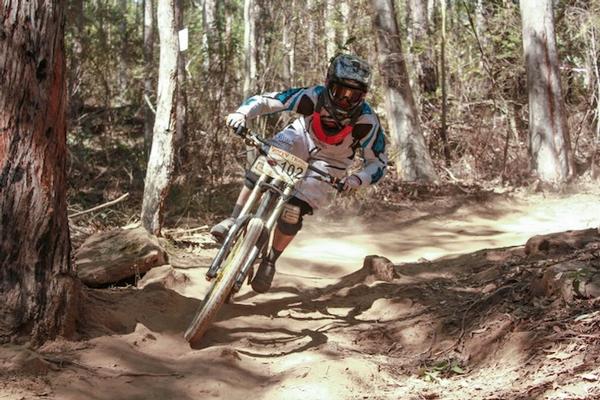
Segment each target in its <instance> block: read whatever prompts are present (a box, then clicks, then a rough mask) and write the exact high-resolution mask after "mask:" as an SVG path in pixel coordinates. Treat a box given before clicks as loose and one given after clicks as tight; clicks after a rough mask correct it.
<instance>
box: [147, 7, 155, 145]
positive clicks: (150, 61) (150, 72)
mask: <svg viewBox="0 0 600 400" xmlns="http://www.w3.org/2000/svg"><path fill="white" fill-rule="evenodd" d="M154 25H155V22H154V0H144V147H145V148H146V154H150V148H151V147H152V128H153V126H154V112H153V111H152V109H151V108H150V104H152V98H153V97H154V96H153V94H154V83H153V79H152V78H153V76H154Z"/></svg>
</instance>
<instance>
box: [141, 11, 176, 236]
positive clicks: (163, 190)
mask: <svg viewBox="0 0 600 400" xmlns="http://www.w3.org/2000/svg"><path fill="white" fill-rule="evenodd" d="M178 1H179V0H160V1H159V2H158V16H159V18H158V34H159V39H160V61H159V71H158V102H157V106H156V118H155V122H154V132H153V139H152V149H151V150H150V158H149V160H148V168H147V170H146V180H145V182H144V199H143V202H142V213H141V220H142V225H143V226H144V228H146V230H147V231H148V232H150V233H152V234H154V235H158V234H160V230H161V228H162V224H163V216H164V215H163V214H164V207H165V201H166V198H167V195H168V194H169V189H170V187H171V184H172V181H173V173H174V170H175V162H174V158H175V133H176V130H177V100H176V99H177V91H178V74H177V69H178V65H179V40H178V36H177V26H178V25H177V15H176V11H175V7H176V6H177V2H178Z"/></svg>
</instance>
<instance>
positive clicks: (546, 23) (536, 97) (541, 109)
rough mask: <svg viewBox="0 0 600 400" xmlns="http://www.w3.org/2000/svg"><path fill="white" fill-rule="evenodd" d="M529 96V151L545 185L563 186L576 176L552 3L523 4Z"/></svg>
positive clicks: (529, 1)
mask: <svg viewBox="0 0 600 400" xmlns="http://www.w3.org/2000/svg"><path fill="white" fill-rule="evenodd" d="M520 6H521V19H522V23H523V49H524V54H525V64H526V69H527V88H528V92H529V137H530V143H529V146H530V148H529V151H530V156H531V161H532V169H533V171H534V173H536V175H537V176H538V177H539V179H540V180H541V181H542V182H546V183H551V184H560V183H563V182H566V181H567V180H568V179H569V178H570V177H571V174H572V172H573V168H572V159H571V154H570V153H571V149H570V147H571V146H570V140H569V132H568V128H567V121H566V111H565V106H564V102H563V98H562V90H561V84H560V74H559V70H558V55H557V52H556V38H555V33H554V16H553V13H552V0H521V1H520Z"/></svg>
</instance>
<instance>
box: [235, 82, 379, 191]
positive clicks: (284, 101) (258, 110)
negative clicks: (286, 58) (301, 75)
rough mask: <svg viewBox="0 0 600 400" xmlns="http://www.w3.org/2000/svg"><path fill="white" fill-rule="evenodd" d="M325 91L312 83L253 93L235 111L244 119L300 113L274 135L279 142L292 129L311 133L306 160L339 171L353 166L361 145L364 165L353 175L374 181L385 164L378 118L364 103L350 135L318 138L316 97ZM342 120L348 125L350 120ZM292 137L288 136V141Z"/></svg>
mask: <svg viewBox="0 0 600 400" xmlns="http://www.w3.org/2000/svg"><path fill="white" fill-rule="evenodd" d="M325 90H326V89H325V87H323V86H311V87H307V88H292V89H288V90H285V91H283V92H274V93H265V94H262V95H256V96H252V97H250V98H248V99H247V100H246V101H245V102H244V103H243V104H242V105H241V106H240V107H239V108H238V109H237V110H236V111H237V112H239V113H242V114H244V115H246V118H247V119H252V118H255V117H258V116H261V115H266V114H272V113H276V112H280V111H293V112H296V113H298V114H300V115H301V116H300V117H299V118H298V119H296V120H294V122H293V123H292V124H291V126H290V128H293V129H285V130H284V131H282V132H281V133H280V134H279V135H277V140H278V142H285V141H286V137H285V136H286V135H292V134H293V131H296V132H304V133H305V134H307V135H309V136H310V139H311V140H310V143H313V144H314V148H311V149H308V152H309V155H310V156H309V157H310V159H309V160H308V161H312V160H320V161H324V162H326V163H327V164H328V165H329V167H330V168H333V169H334V170H336V169H337V170H339V171H340V172H342V173H345V171H346V170H347V169H348V168H349V167H350V166H351V165H352V161H353V160H354V157H355V155H356V150H357V149H359V148H361V149H362V151H363V158H364V164H363V167H362V169H361V170H360V171H358V172H356V173H355V175H356V176H358V177H359V178H360V180H361V182H362V185H368V184H373V183H376V182H377V181H379V180H380V179H381V178H382V177H383V175H384V174H385V170H386V167H387V155H386V143H385V136H384V133H383V129H382V127H381V124H380V122H379V118H378V117H377V115H376V114H375V113H374V112H373V110H372V109H371V107H370V106H369V105H368V104H367V103H366V102H365V103H363V105H362V109H361V114H360V115H359V116H358V118H357V119H355V124H354V128H353V131H352V134H351V135H348V136H346V137H345V138H344V139H343V140H342V141H341V142H340V143H337V144H327V143H324V142H322V141H320V140H319V139H318V138H317V137H316V135H315V133H314V131H313V127H312V121H313V113H314V112H315V108H316V107H317V101H318V99H319V96H320V95H321V94H322V93H323V92H324V91H325ZM320 115H322V116H323V117H329V114H328V112H327V110H326V108H325V107H321V110H320ZM342 123H344V124H348V123H350V119H348V120H344V121H342ZM292 140H293V139H292V138H290V141H292Z"/></svg>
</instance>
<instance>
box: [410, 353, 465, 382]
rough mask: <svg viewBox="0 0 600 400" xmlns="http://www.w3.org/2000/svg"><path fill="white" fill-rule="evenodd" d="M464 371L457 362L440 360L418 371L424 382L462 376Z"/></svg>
mask: <svg viewBox="0 0 600 400" xmlns="http://www.w3.org/2000/svg"><path fill="white" fill-rule="evenodd" d="M465 373H466V371H465V370H464V369H463V367H462V366H461V363H460V362H459V361H458V360H454V359H451V360H442V361H438V362H435V363H434V364H432V365H426V366H424V367H422V368H421V369H420V370H419V376H420V377H421V378H422V379H423V380H424V381H426V382H438V381H439V380H440V379H441V378H448V377H451V376H453V375H463V374H465Z"/></svg>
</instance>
